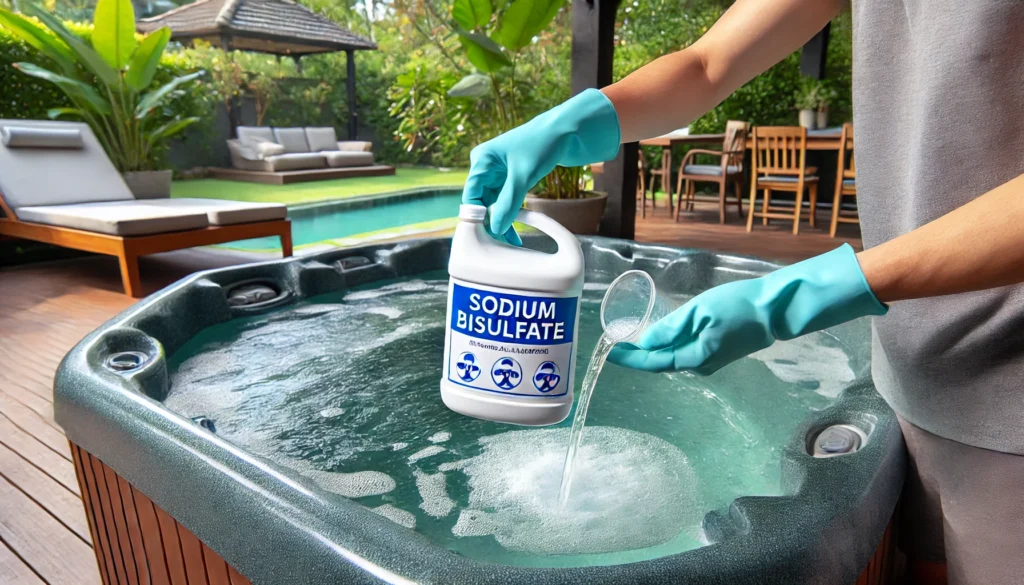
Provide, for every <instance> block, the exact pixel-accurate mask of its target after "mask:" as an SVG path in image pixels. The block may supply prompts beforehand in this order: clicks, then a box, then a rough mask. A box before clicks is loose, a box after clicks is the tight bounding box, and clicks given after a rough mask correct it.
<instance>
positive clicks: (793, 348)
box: [750, 333, 856, 398]
mask: <svg viewBox="0 0 1024 585" xmlns="http://www.w3.org/2000/svg"><path fill="white" fill-rule="evenodd" d="M825 337H826V334H825V333H812V334H810V335H805V336H803V337H797V338H796V339H793V340H790V341H778V342H775V343H774V344H773V345H771V346H769V347H767V348H765V349H762V350H761V351H759V352H757V353H755V354H751V356H750V357H752V358H754V359H756V360H758V361H761V362H763V363H764V365H766V366H768V369H769V370H771V371H772V373H773V374H775V376H776V377H777V378H779V379H780V380H782V381H784V382H791V383H793V384H799V385H800V386H802V387H804V388H808V389H811V390H814V391H815V392H817V393H818V394H821V395H822V396H825V397H827V398H835V397H836V396H839V393H840V392H842V391H843V388H845V387H846V386H847V385H848V384H849V383H850V382H852V381H853V380H854V378H856V375H855V374H854V373H853V370H852V369H851V368H850V356H848V355H846V352H845V351H843V350H842V349H840V348H838V347H828V346H826V345H823V344H822V341H823V338H825Z"/></svg>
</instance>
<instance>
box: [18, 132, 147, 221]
mask: <svg viewBox="0 0 1024 585" xmlns="http://www.w3.org/2000/svg"><path fill="white" fill-rule="evenodd" d="M0 126H18V127H26V128H44V129H51V128H60V129H72V130H77V131H78V132H80V133H81V135H82V142H83V148H81V149H56V148H8V147H7V146H4V145H3V144H2V143H0V194H2V195H3V197H4V200H5V201H6V202H7V204H8V205H9V206H10V207H12V208H14V210H15V214H17V210H18V209H19V208H22V207H39V206H45V205H65V204H70V203H88V202H93V201H130V200H133V199H134V197H132V192H131V191H129V190H128V186H127V185H125V184H124V179H122V178H121V173H119V172H117V169H115V168H114V165H113V164H112V163H111V162H110V159H108V158H107V155H106V153H105V152H104V151H103V147H102V146H100V143H99V141H97V140H96V136H95V135H94V134H93V133H92V131H91V130H89V127H88V126H86V125H85V124H83V123H82V122H54V121H49V120H0Z"/></svg>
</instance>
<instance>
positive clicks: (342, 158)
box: [320, 150, 373, 168]
mask: <svg viewBox="0 0 1024 585" xmlns="http://www.w3.org/2000/svg"><path fill="white" fill-rule="evenodd" d="M320 154H322V155H323V157H324V158H325V159H327V165H328V166H330V167H332V168H340V167H367V166H370V165H372V164H373V153H372V152H353V151H349V150H344V151H342V150H339V151H328V152H321V153H320Z"/></svg>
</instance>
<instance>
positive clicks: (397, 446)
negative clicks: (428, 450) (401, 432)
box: [391, 443, 409, 451]
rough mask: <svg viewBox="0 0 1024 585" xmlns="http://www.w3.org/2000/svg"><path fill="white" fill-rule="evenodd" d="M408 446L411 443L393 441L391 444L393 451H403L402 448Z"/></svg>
mask: <svg viewBox="0 0 1024 585" xmlns="http://www.w3.org/2000/svg"><path fill="white" fill-rule="evenodd" d="M408 446H409V443H392V444H391V450H392V451H401V450H402V449H405V448H406V447H408Z"/></svg>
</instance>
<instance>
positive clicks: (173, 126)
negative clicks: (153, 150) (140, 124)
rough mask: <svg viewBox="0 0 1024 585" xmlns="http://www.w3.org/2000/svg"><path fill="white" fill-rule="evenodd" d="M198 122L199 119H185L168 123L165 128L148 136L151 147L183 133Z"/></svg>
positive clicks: (158, 129)
mask: <svg viewBox="0 0 1024 585" xmlns="http://www.w3.org/2000/svg"><path fill="white" fill-rule="evenodd" d="M198 121H199V118H197V117H191V118H184V119H181V120H177V119H175V120H171V121H170V122H167V123H166V124H164V125H163V126H160V127H159V128H157V129H156V130H153V131H152V132H150V133H149V135H148V136H147V140H148V141H149V143H150V144H151V145H152V144H155V143H156V142H158V141H160V140H164V139H166V138H170V137H171V136H174V135H175V134H177V133H179V132H181V131H182V130H184V129H185V128H188V127H189V126H191V125H192V124H194V123H196V122H198Z"/></svg>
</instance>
